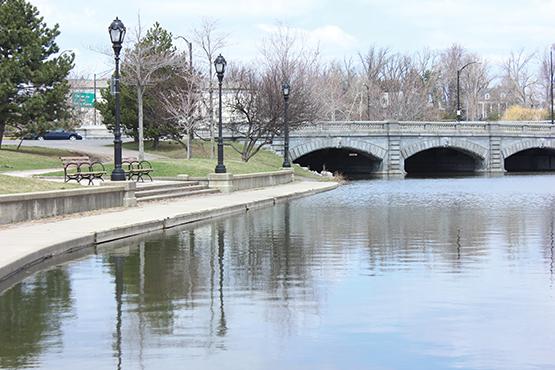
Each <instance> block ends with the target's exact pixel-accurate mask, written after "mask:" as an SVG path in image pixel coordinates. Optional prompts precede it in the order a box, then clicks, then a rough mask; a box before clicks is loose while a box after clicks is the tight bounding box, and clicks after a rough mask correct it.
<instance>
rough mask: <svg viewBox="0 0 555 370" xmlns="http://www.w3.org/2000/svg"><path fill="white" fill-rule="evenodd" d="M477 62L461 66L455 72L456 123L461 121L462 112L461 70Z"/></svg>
mask: <svg viewBox="0 0 555 370" xmlns="http://www.w3.org/2000/svg"><path fill="white" fill-rule="evenodd" d="M475 63H478V62H470V63H466V64H465V65H464V66H462V67H461V68H460V69H458V70H457V121H459V122H460V121H461V118H462V112H461V88H460V86H461V84H460V80H461V72H462V70H463V69H465V68H466V67H468V66H469V65H471V64H475Z"/></svg>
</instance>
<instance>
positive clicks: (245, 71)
mask: <svg viewBox="0 0 555 370" xmlns="http://www.w3.org/2000/svg"><path fill="white" fill-rule="evenodd" d="M261 53H262V56H263V59H262V62H261V63H260V64H259V65H260V68H259V69H254V68H252V67H243V68H238V69H236V70H234V71H233V70H232V73H230V78H229V79H228V86H230V87H231V88H232V89H233V91H234V93H233V97H232V99H231V101H230V103H229V108H230V110H231V111H232V113H233V115H234V116H233V117H232V120H231V121H229V122H227V126H228V127H229V129H230V130H232V132H233V133H234V135H237V136H239V137H241V138H242V144H243V145H242V147H240V148H238V147H234V148H235V150H237V151H238V152H240V153H241V157H242V159H243V160H244V161H248V160H249V159H250V158H251V157H252V156H253V155H255V154H256V153H257V152H258V151H259V150H260V149H261V148H262V147H263V146H264V145H266V144H268V143H270V142H271V141H272V140H273V138H274V137H275V136H276V135H279V134H280V133H281V132H282V128H283V104H284V99H283V94H282V89H281V87H282V84H283V83H284V82H288V83H289V84H290V86H291V93H290V97H289V109H288V122H289V125H290V127H292V128H294V127H299V126H301V125H307V124H311V123H312V122H314V121H315V120H316V119H318V118H319V117H320V108H321V105H320V104H319V102H318V98H317V95H316V85H315V84H316V81H317V75H318V69H317V68H318V67H317V66H318V63H317V59H318V51H317V50H310V49H308V48H306V47H305V46H304V43H303V42H302V40H299V39H298V38H297V35H296V34H295V33H294V32H293V31H291V29H289V28H286V27H281V26H280V27H279V28H278V30H277V32H275V33H274V34H272V35H271V36H270V37H269V38H268V39H267V40H266V42H265V43H264V47H263V48H262V50H261Z"/></svg>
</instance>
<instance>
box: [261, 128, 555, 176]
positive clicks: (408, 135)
mask: <svg viewBox="0 0 555 370" xmlns="http://www.w3.org/2000/svg"><path fill="white" fill-rule="evenodd" d="M272 146H273V149H274V150H275V151H277V152H280V153H283V139H282V138H277V139H275V140H274V142H273V144H272ZM289 153H290V159H291V160H292V161H293V162H297V163H300V164H301V165H308V166H309V167H311V168H314V167H324V168H326V164H328V166H332V167H335V168H329V167H328V168H327V169H329V170H337V169H339V170H341V166H342V165H343V166H351V169H353V170H355V172H360V173H374V174H384V175H404V174H406V173H407V172H413V171H414V172H419V171H422V172H423V171H425V170H426V169H428V170H434V169H440V170H442V169H443V170H446V171H448V170H449V171H468V170H470V171H475V172H491V173H495V172H497V173H502V172H505V171H506V170H513V169H516V170H519V169H520V170H534V169H536V170H555V127H554V126H553V125H551V124H549V123H538V122H322V123H319V124H316V125H313V126H310V127H305V128H302V129H297V130H293V131H292V132H291V134H290V145H289ZM339 158H342V159H339ZM551 162H553V164H552V163H551ZM528 167H532V168H528ZM432 172H433V171H432Z"/></svg>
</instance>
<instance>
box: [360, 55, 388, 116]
mask: <svg viewBox="0 0 555 370" xmlns="http://www.w3.org/2000/svg"><path fill="white" fill-rule="evenodd" d="M390 54H391V52H390V51H389V49H387V48H378V47H376V46H371V47H370V48H369V49H368V51H367V52H366V54H359V58H360V62H361V64H362V68H363V72H362V76H363V79H364V87H365V89H366V105H367V106H366V114H367V119H368V120H372V119H381V115H380V114H379V113H378V112H380V111H381V107H382V106H383V105H384V101H383V99H384V96H385V95H383V94H382V92H381V87H380V85H381V84H382V82H383V80H384V78H385V77H384V70H385V66H386V64H387V63H388V60H389V59H390Z"/></svg>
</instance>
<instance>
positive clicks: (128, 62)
mask: <svg viewBox="0 0 555 370" xmlns="http://www.w3.org/2000/svg"><path fill="white" fill-rule="evenodd" d="M133 38H134V40H133V46H132V47H131V48H130V49H128V50H127V51H126V53H125V57H124V60H123V63H122V65H123V67H122V79H123V81H124V82H125V83H126V84H128V85H130V86H134V87H135V89H136V92H137V111H138V136H139V158H140V160H142V159H144V133H143V114H144V112H143V109H144V108H143V99H144V94H145V91H146V89H147V88H148V87H149V86H152V85H156V84H159V83H160V82H162V81H165V80H167V79H168V78H169V76H170V74H168V73H160V72H161V71H164V70H166V71H167V70H168V69H171V68H179V66H180V65H182V64H184V63H186V59H185V58H182V57H178V56H177V55H176V53H175V48H174V47H172V46H171V39H172V37H171V34H170V33H168V32H167V31H165V30H163V29H162V28H161V27H160V25H159V24H158V23H155V24H154V26H153V28H152V29H151V30H149V31H148V32H147V35H146V36H145V37H143V28H142V24H141V18H140V16H138V23H137V27H136V28H135V30H134V34H133ZM168 40H169V44H168Z"/></svg>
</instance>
